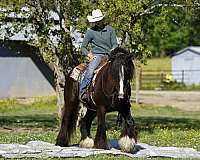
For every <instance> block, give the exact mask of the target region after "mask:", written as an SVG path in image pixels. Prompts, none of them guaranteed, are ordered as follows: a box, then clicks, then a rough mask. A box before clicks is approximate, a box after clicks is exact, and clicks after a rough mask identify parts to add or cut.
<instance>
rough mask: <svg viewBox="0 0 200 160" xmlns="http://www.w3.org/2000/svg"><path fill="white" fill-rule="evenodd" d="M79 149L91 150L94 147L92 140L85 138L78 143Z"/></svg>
mask: <svg viewBox="0 0 200 160" xmlns="http://www.w3.org/2000/svg"><path fill="white" fill-rule="evenodd" d="M80 147H81V148H93V147H94V140H93V139H92V138H89V137H87V138H85V139H84V140H81V141H80Z"/></svg>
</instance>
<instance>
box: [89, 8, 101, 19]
mask: <svg viewBox="0 0 200 160" xmlns="http://www.w3.org/2000/svg"><path fill="white" fill-rule="evenodd" d="M103 17H104V15H103V14H102V12H101V10H100V9H95V10H93V11H92V15H91V16H87V19H88V21H89V22H98V21H100V20H102V19H103Z"/></svg>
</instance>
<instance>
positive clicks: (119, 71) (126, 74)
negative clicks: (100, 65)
mask: <svg viewBox="0 0 200 160" xmlns="http://www.w3.org/2000/svg"><path fill="white" fill-rule="evenodd" d="M110 60H111V76H112V78H113V80H114V82H115V89H116V90H117V92H118V98H124V97H125V95H130V94H131V93H130V92H131V90H130V89H131V88H130V81H131V80H132V78H133V75H134V70H135V67H134V64H133V54H131V53H130V52H128V51H127V50H125V49H123V48H119V47H118V48H116V49H114V50H113V51H112V52H111V58H110Z"/></svg>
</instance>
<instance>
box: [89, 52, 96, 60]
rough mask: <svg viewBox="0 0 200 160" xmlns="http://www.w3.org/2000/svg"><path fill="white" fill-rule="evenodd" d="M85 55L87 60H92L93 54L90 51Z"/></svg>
mask: <svg viewBox="0 0 200 160" xmlns="http://www.w3.org/2000/svg"><path fill="white" fill-rule="evenodd" d="M87 56H88V60H89V61H91V60H93V59H94V57H95V56H94V55H93V54H92V52H89V53H88V55H87Z"/></svg>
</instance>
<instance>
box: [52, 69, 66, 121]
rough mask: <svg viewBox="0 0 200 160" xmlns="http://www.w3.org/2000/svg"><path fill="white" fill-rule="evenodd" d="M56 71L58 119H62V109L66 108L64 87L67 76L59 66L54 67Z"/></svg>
mask: <svg viewBox="0 0 200 160" xmlns="http://www.w3.org/2000/svg"><path fill="white" fill-rule="evenodd" d="M54 69H55V70H54V71H55V74H56V82H55V85H56V95H57V107H58V117H59V119H61V118H62V109H63V106H64V85H65V76H64V73H63V71H62V69H61V67H59V66H58V65H54Z"/></svg>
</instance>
